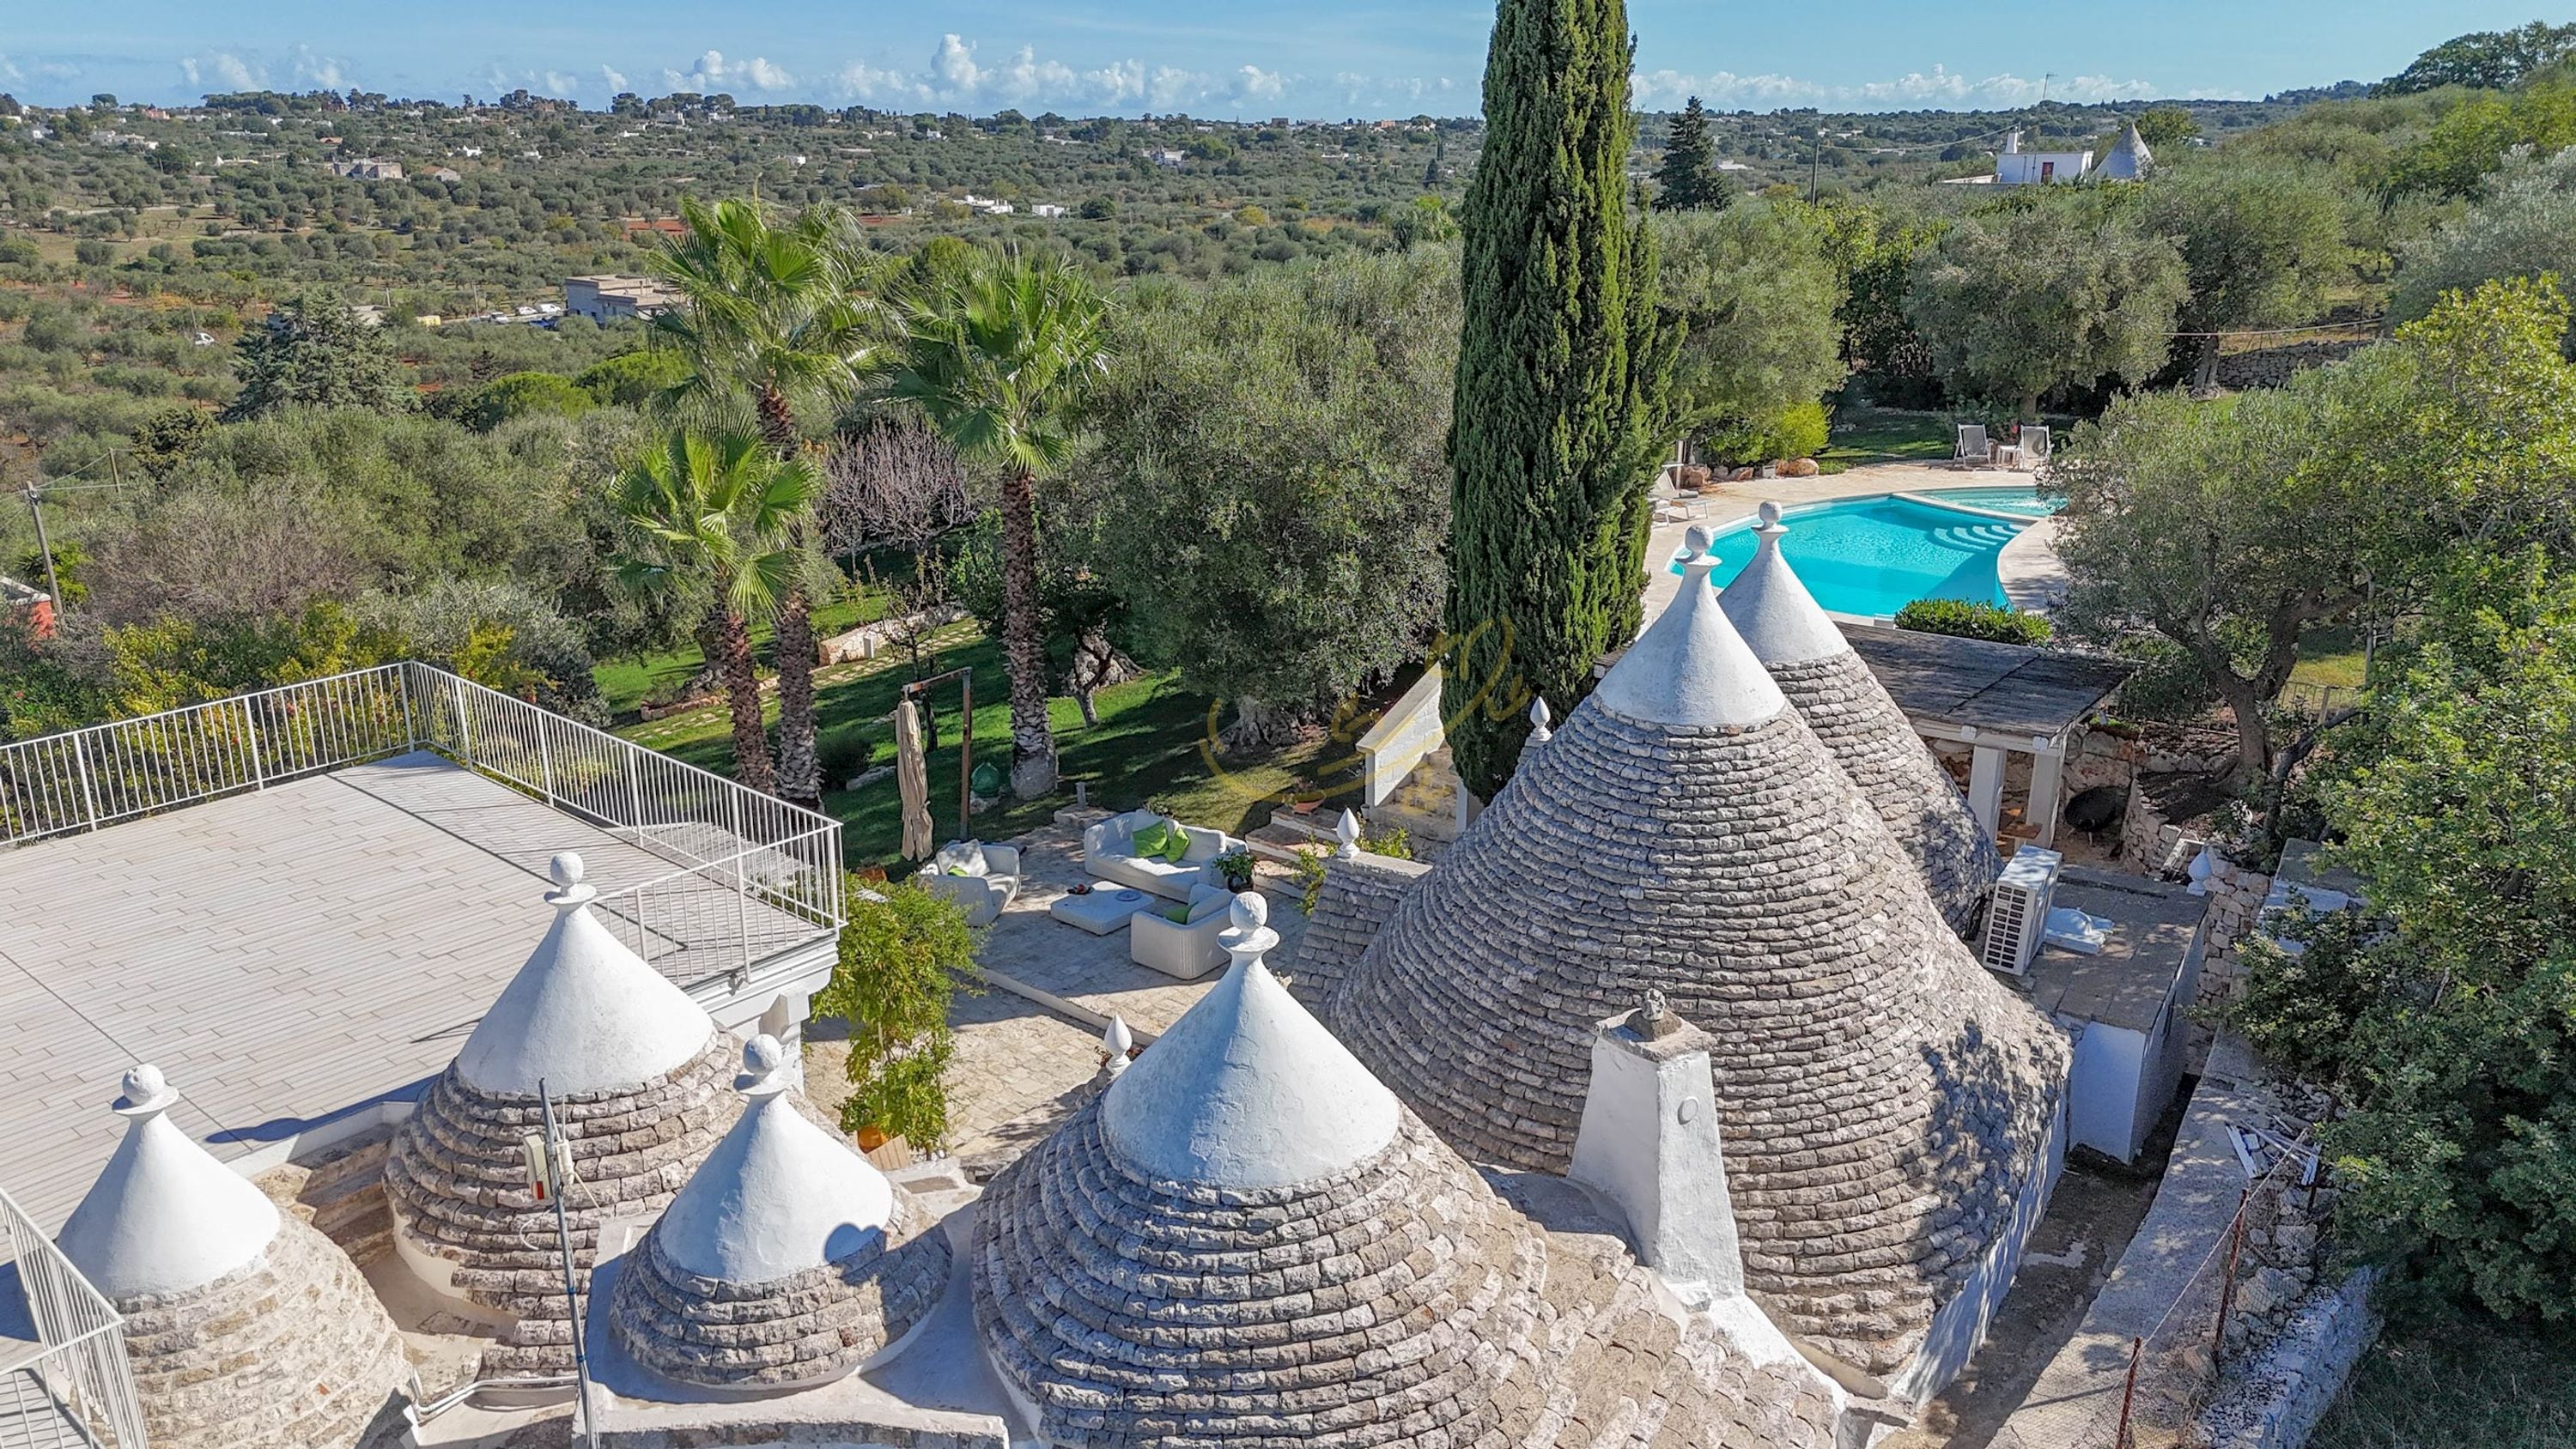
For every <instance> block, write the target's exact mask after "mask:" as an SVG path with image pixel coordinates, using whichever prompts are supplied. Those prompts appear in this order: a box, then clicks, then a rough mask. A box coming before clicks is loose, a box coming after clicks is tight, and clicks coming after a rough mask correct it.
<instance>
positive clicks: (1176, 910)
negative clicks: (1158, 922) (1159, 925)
mask: <svg viewBox="0 0 2576 1449" xmlns="http://www.w3.org/2000/svg"><path fill="white" fill-rule="evenodd" d="M1161 915H1162V917H1163V919H1164V920H1167V921H1169V922H1171V923H1172V924H1173V925H1175V926H1186V925H1188V924H1189V923H1190V908H1189V907H1187V906H1174V907H1172V908H1171V909H1170V910H1168V911H1164V912H1162V913H1161Z"/></svg>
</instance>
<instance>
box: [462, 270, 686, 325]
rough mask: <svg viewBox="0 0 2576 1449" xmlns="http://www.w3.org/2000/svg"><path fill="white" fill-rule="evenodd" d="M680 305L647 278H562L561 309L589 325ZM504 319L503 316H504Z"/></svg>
mask: <svg viewBox="0 0 2576 1449" xmlns="http://www.w3.org/2000/svg"><path fill="white" fill-rule="evenodd" d="M678 305H680V294H679V293H678V292H675V291H673V290H672V289H671V287H670V286H669V284H667V283H664V282H660V281H656V280H655V279H653V278H651V277H621V276H614V275H602V276H590V277H567V278H565V279H564V300H563V306H564V310H565V311H567V312H570V313H571V314H573V315H574V316H576V317H587V318H589V319H590V320H592V321H593V322H613V321H615V320H617V319H618V318H621V317H653V316H658V315H659V314H661V313H663V312H666V311H668V310H670V309H671V308H673V307H676V306H678ZM504 320H507V314H504Z"/></svg>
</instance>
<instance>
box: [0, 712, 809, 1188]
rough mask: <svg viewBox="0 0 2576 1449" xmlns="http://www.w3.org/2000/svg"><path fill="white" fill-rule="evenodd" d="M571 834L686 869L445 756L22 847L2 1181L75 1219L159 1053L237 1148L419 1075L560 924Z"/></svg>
mask: <svg viewBox="0 0 2576 1449" xmlns="http://www.w3.org/2000/svg"><path fill="white" fill-rule="evenodd" d="M562 850H577V851H579V852H581V854H582V857H583V860H584V863H585V865H586V866H587V868H588V879H589V881H590V883H591V884H593V885H595V886H596V887H598V888H599V890H600V892H601V893H602V895H609V894H611V893H613V892H615V891H616V890H618V889H619V888H620V887H624V886H631V885H636V884H640V883H642V882H645V881H651V880H660V879H664V878H666V877H668V876H670V875H671V874H672V872H673V870H674V867H673V865H672V864H671V863H670V862H668V861H667V860H665V859H663V858H662V857H660V856H658V855H655V854H651V853H648V852H646V851H642V850H639V849H636V848H635V847H633V846H630V845H627V844H624V843H622V842H620V841H619V840H617V839H615V838H613V837H611V836H609V835H607V834H605V833H603V832H601V831H599V830H596V829H594V828H592V827H591V826H589V825H587V824H585V823H583V822H582V821H580V820H577V819H575V818H574V817H572V816H569V815H566V814H563V813H561V812H559V811H556V810H554V809H551V808H549V807H548V806H546V805H544V804H541V803H539V802H537V801H534V800H531V799H528V798H527V797H525V796H522V795H519V794H517V793H515V792H513V791H510V790H508V789H505V788H503V787H502V786H500V785H497V784H494V783H492V782H491V781H489V780H486V779H484V778H482V777H481V776H478V775H475V774H472V773H471V772H469V771H466V770H463V769H460V768H458V767H457V766H455V765H453V764H451V763H449V762H447V761H446V760H444V759H441V758H439V757H437V756H434V755H428V754H415V755H406V756H402V757H400V758H397V759H392V760H387V761H383V762H380V763H377V764H372V765H362V766H355V767H352V768H349V769H345V770H340V771H337V772H334V773H331V774H325V775H316V776H308V777H306V778H304V779H300V780H296V781H292V782H290V783H287V784H283V785H278V786H275V787H273V788H271V789H269V790H267V791H264V792H261V793H257V794H249V795H237V796H232V797H229V798H226V799H221V800H213V801H208V802H205V803H202V804H198V805H192V806H188V807H186V808H183V809H179V810H175V811H172V812H170V813H168V814H165V815H159V816H154V817H151V818H149V819H143V820H136V821H130V822H127V823H124V824H119V825H112V826H109V827H108V828H106V829H104V830H101V831H97V832H95V833H92V834H86V835H76V836H67V837H57V838H55V839H51V840H46V841H40V842H38V843H36V844H33V845H29V846H24V847H21V848H19V849H17V850H12V851H0V1186H5V1187H6V1188H7V1189H8V1191H9V1192H10V1193H11V1195H13V1196H15V1197H16V1198H17V1199H18V1201H19V1202H20V1203H21V1204H22V1205H23V1206H24V1207H25V1208H26V1209H27V1211H28V1212H29V1213H30V1214H31V1215H33V1216H34V1217H35V1218H36V1220H37V1221H38V1222H40V1223H42V1224H45V1225H46V1226H48V1227H52V1226H57V1225H59V1224H60V1222H61V1220H62V1218H63V1216H64V1215H65V1214H66V1213H68V1212H69V1211H70V1210H71V1208H72V1206H73V1204H75V1203H76V1202H78V1201H79V1200H80V1195H81V1193H83V1192H84V1191H86V1190H87V1188H88V1185H89V1183H90V1180H91V1179H92V1178H94V1177H95V1176H96V1175H97V1173H98V1169H99V1167H100V1165H101V1164H103V1163H104V1162H105V1161H106V1160H107V1156H108V1153H109V1152H110V1151H111V1150H113V1148H114V1146H115V1142H116V1137H117V1132H118V1129H119V1127H120V1126H121V1124H120V1123H119V1122H118V1120H117V1119H116V1118H115V1117H114V1116H113V1115H111V1114H110V1113H109V1112H108V1110H107V1106H108V1103H109V1102H110V1101H112V1100H113V1099H114V1098H115V1096H116V1094H117V1080H118V1078H119V1077H120V1076H121V1075H122V1074H123V1073H124V1071H125V1069H126V1068H127V1067H128V1066H129V1065H131V1064H133V1063H135V1062H138V1061H151V1062H155V1063H157V1064H159V1065H160V1067H161V1068H162V1070H164V1071H165V1072H167V1073H168V1074H169V1077H170V1080H171V1082H172V1084H173V1085H175V1086H176V1087H178V1089H179V1090H180V1092H181V1093H182V1094H183V1098H182V1102H181V1104H180V1106H179V1107H178V1108H177V1109H175V1110H174V1111H173V1113H172V1119H173V1120H174V1121H176V1122H178V1123H179V1125H180V1126H181V1127H183V1128H185V1129H186V1130H187V1131H188V1132H189V1133H191V1134H192V1135H194V1136H197V1137H199V1138H200V1139H203V1140H206V1141H208V1142H209V1143H210V1145H212V1146H213V1148H214V1150H215V1152H216V1154H217V1155H218V1156H225V1157H230V1156H235V1155H238V1154H241V1153H245V1152H249V1151H252V1150H255V1149H256V1148H258V1147H261V1146H263V1145H266V1144H268V1143H271V1142H274V1141H277V1140H279V1139H282V1138H286V1137H291V1136H293V1135H295V1134H296V1133H298V1132H300V1131H302V1130H304V1129H306V1128H308V1127H310V1126H313V1125H315V1124H318V1123H320V1122H323V1121H327V1120H329V1119H331V1118H333V1117H335V1116H339V1115H342V1114H345V1113H347V1112H349V1111H351V1110H352V1109H354V1108H359V1107H363V1106H366V1105H368V1104H371V1103H374V1102H378V1101H382V1100H384V1099H387V1098H395V1097H404V1096H408V1095H410V1094H412V1093H414V1092H416V1091H417V1090H418V1089H419V1088H420V1087H421V1086H422V1085H423V1084H424V1083H426V1082H427V1081H428V1080H429V1079H430V1078H431V1077H433V1076H435V1075H436V1074H437V1073H438V1072H439V1071H440V1070H442V1069H443V1068H444V1067H445V1066H446V1064H447V1062H448V1059H449V1058H451V1057H453V1056H454V1055H455V1053H456V1049H457V1047H458V1046H459V1045H460V1044H461V1043H462V1042H463V1041H464V1040H465V1035H466V1033H467V1032H469V1031H471V1030H472V1029H473V1026H474V1023H475V1021H476V1020H477V1019H478V1018H479V1016H480V1015H481V1013H482V1011H483V1009H484V1007H485V1006H486V1005H488V1004H489V1003H490V1002H491V1001H492V999H493V997H494V996H496V995H497V994H498V993H499V992H500V990H501V987H502V985H503V984H504V983H506V982H507V981H508V980H509V978H510V975H511V973H512V972H514V971H516V970H517V969H518V967H519V964H520V963H521V962H522V961H523V960H525V959H526V957H527V954H528V952H529V950H530V949H531V948H532V947H534V946H535V944H536V942H537V939H538V938H539V936H541V935H542V934H543V933H544V931H545V929H546V925H547V922H548V921H549V919H551V916H550V912H549V910H548V908H547V907H546V905H545V904H544V903H543V901H542V900H541V899H540V897H541V896H542V894H543V893H544V891H545V889H546V882H545V868H546V861H547V859H548V857H550V856H551V855H553V854H554V853H555V852H557V851H562ZM725 895H726V901H725V909H724V910H723V912H722V915H723V916H724V918H725V921H724V924H725V926H726V930H727V935H726V939H727V942H728V944H730V942H731V940H732V929H733V918H734V912H733V910H732V907H731V895H730V892H729V891H728V892H726V893H725ZM764 909H765V908H761V907H757V906H754V907H751V908H750V910H751V911H752V912H753V913H754V915H753V917H752V921H753V927H754V933H755V934H759V933H760V932H761V931H764V930H769V931H776V932H790V933H794V932H807V933H810V928H807V927H804V926H803V925H802V923H798V922H793V921H791V920H790V919H789V918H787V917H784V916H778V915H776V913H766V915H767V916H770V917H775V919H768V920H766V921H765V924H764V919H763V915H762V913H763V912H764ZM700 914H706V915H712V914H714V913H713V912H703V913H700ZM621 934H627V933H626V932H621ZM664 944H667V942H665V943H664ZM662 959H663V961H664V963H665V964H676V963H678V962H683V961H685V960H686V959H687V958H686V957H685V956H682V957H678V958H674V957H671V956H669V955H667V954H665V955H664V956H663V958H662ZM676 974H685V968H683V970H682V971H677V972H675V975H676Z"/></svg>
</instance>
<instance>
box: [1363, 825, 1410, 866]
mask: <svg viewBox="0 0 2576 1449" xmlns="http://www.w3.org/2000/svg"><path fill="white" fill-rule="evenodd" d="M1360 849H1362V850H1365V851H1367V852H1368V853H1369V854H1371V855H1383V856H1385V857H1387V858H1388V859H1390V860H1411V859H1413V837H1412V836H1410V835H1408V834H1406V833H1405V830H1404V827H1403V826H1401V825H1398V826H1396V827H1394V828H1393V829H1391V830H1388V831H1387V832H1386V833H1384V834H1382V835H1363V836H1361V837H1360Z"/></svg>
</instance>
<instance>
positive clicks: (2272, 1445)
mask: <svg viewBox="0 0 2576 1449" xmlns="http://www.w3.org/2000/svg"><path fill="white" fill-rule="evenodd" d="M2376 1281H2377V1275H2375V1274H2374V1273H2372V1272H2371V1271H2370V1270H2369V1269H2363V1270H2361V1271H2360V1272H2357V1273H2353V1274H2351V1275H2350V1276H2348V1277H2346V1278H2345V1279H2344V1280H2343V1281H2342V1282H2341V1283H2339V1284H2336V1285H2334V1286H2332V1287H2328V1288H2321V1289H2319V1290H2317V1291H2316V1292H2314V1293H2311V1294H2309V1295H2308V1296H2307V1297H2306V1298H2303V1299H2301V1300H2300V1301H2299V1303H2298V1305H2297V1307H2296V1308H2295V1309H2294V1310H2293V1311H2292V1313H2291V1314H2290V1318H2289V1321H2288V1323H2287V1324H2285V1325H2284V1326H2283V1327H2282V1329H2281V1332H2280V1335H2279V1336H2278V1337H2276V1338H2274V1339H2273V1340H2272V1342H2271V1343H2270V1344H2269V1345H2268V1346H2266V1347H2265V1348H2263V1349H2262V1351H2260V1352H2259V1353H2257V1354H2256V1355H2255V1356H2254V1358H2253V1359H2252V1361H2250V1362H2249V1363H2247V1364H2246V1366H2245V1368H2244V1369H2243V1371H2242V1372H2241V1373H2237V1374H2231V1375H2230V1376H2229V1378H2228V1380H2227V1382H2226V1384H2225V1385H2224V1387H2222V1388H2221V1389H2220V1390H2219V1392H2218V1395H2217V1397H2215V1398H2213V1399H2212V1400H2211V1401H2210V1403H2209V1407H2207V1408H2206V1409H2203V1410H2202V1411H2201V1414H2200V1435H2201V1438H2200V1442H2201V1443H2204V1444H2206V1445H2207V1446H2209V1449H2300V1446H2302V1445H2304V1444H2306V1443H2307V1442H2308V1436H2309V1435H2310V1434H2312V1433H2314V1432H2315V1430H2316V1427H2317V1421H2318V1420H2319V1419H2321V1418H2323V1417H2324V1416H2325V1412H2326V1409H2327V1408H2328V1406H2330V1405H2332V1404H2333V1403H2334V1400H2335V1395H2337V1394H2339V1393H2341V1392H2343V1385H2344V1380H2346V1379H2348V1378H2350V1377H2351V1376H2352V1370H2353V1365H2355V1364H2357V1363H2359V1362H2360V1361H2361V1356H2362V1355H2363V1354H2365V1353H2368V1352H2369V1351H2370V1346H2371V1344H2373V1343H2374V1342H2376V1341H2378V1338H2379V1324H2380V1319H2379V1315H2378V1313H2376V1312H2375V1311H2373V1310H2372V1308H2371V1306H2370V1289H2371V1285H2372V1284H2373V1283H2374V1282H2376Z"/></svg>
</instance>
